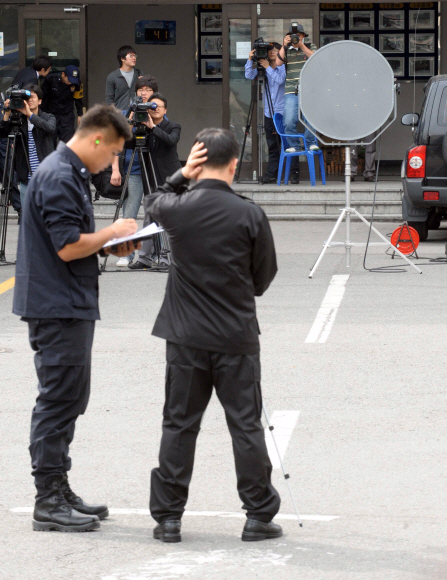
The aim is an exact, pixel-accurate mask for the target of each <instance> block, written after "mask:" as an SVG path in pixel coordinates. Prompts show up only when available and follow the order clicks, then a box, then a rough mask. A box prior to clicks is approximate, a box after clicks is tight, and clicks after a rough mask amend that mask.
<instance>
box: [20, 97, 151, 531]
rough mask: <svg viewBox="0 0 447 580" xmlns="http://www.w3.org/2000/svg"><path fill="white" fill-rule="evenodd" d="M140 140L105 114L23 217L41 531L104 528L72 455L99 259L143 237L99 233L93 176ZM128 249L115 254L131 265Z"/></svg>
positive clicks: (83, 130) (101, 111)
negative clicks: (83, 493) (82, 492)
mask: <svg viewBox="0 0 447 580" xmlns="http://www.w3.org/2000/svg"><path fill="white" fill-rule="evenodd" d="M131 136H132V135H131V131H130V128H129V125H128V124H127V122H126V120H125V119H124V117H123V116H122V114H121V112H120V111H118V110H117V109H116V108H115V107H113V106H107V105H96V106H94V107H93V108H91V109H90V110H89V111H88V112H87V113H86V114H85V115H84V116H83V117H82V121H81V123H80V126H79V129H78V131H77V132H76V133H75V135H74V137H73V138H72V139H71V140H70V141H69V142H68V143H67V144H65V143H62V142H61V143H59V146H58V148H57V151H55V152H53V153H52V154H51V155H49V156H48V157H47V158H46V159H45V160H44V161H43V162H42V163H41V164H40V166H39V168H38V170H37V171H36V173H35V174H34V175H33V177H32V179H31V181H30V183H29V185H28V190H27V196H26V198H25V203H24V207H23V213H22V220H23V222H22V225H21V227H20V232H19V243H18V251H17V267H16V283H15V291H14V306H13V312H14V313H15V314H17V315H19V316H21V317H22V320H24V321H26V322H27V323H28V327H29V339H30V343H31V348H32V349H33V350H34V352H35V357H34V361H35V366H36V371H37V377H38V381H39V384H38V389H39V394H38V397H37V400H36V406H35V407H34V409H33V412H32V417H31V436H30V440H31V441H30V447H29V450H30V454H31V463H32V469H33V471H32V474H33V476H34V481H35V485H36V490H37V495H36V504H35V508H34V516H33V529H34V530H36V531H50V530H57V531H64V532H82V531H89V530H94V529H97V528H99V527H100V522H99V520H101V519H104V518H105V517H107V516H108V513H109V512H108V509H107V506H105V505H89V504H86V503H85V502H84V501H83V500H82V499H81V498H80V497H79V496H77V495H76V494H75V493H74V492H73V491H72V490H71V488H70V485H69V483H68V471H69V470H70V468H71V459H70V456H69V446H70V443H71V442H72V440H73V436H74V431H75V424H76V420H77V418H78V416H79V415H82V414H83V413H84V412H85V410H86V408H87V404H88V400H89V394H90V371H91V350H92V343H93V333H94V328H95V321H96V320H98V319H99V309H98V276H99V269H98V260H97V256H96V254H97V252H98V251H99V250H100V249H101V248H102V247H103V246H104V244H105V243H106V242H108V241H109V240H111V239H113V238H121V237H124V236H129V235H131V234H133V233H135V231H136V229H137V224H136V222H135V220H133V219H119V220H117V221H115V222H114V223H113V224H112V225H110V226H108V227H106V228H104V229H102V230H99V231H97V232H95V221H94V217H93V207H92V201H91V194H90V187H89V176H90V174H91V173H98V172H99V171H102V170H103V169H105V168H106V167H108V166H109V165H110V163H111V162H112V161H113V159H114V158H115V156H116V155H117V154H118V153H120V151H121V150H122V148H123V146H124V142H125V141H126V140H129V139H130V138H131ZM139 245H140V244H138V245H137V246H134V243H133V242H122V243H120V244H119V245H118V246H117V247H116V248H114V249H113V250H111V249H107V250H106V251H107V253H114V254H115V255H116V256H127V255H128V254H129V253H130V252H132V251H133V250H134V249H135V248H137V249H138V246H139Z"/></svg>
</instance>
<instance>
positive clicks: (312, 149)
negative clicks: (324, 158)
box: [309, 145, 320, 151]
mask: <svg viewBox="0 0 447 580" xmlns="http://www.w3.org/2000/svg"><path fill="white" fill-rule="evenodd" d="M319 150H320V148H319V147H318V145H311V146H310V147H309V151H319Z"/></svg>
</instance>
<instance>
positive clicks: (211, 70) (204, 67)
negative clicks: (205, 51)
mask: <svg viewBox="0 0 447 580" xmlns="http://www.w3.org/2000/svg"><path fill="white" fill-rule="evenodd" d="M200 70H201V73H202V78H204V79H221V78H222V59H221V58H202V60H201V61H200Z"/></svg>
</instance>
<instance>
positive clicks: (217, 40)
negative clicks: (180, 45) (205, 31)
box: [200, 36, 222, 56]
mask: <svg viewBox="0 0 447 580" xmlns="http://www.w3.org/2000/svg"><path fill="white" fill-rule="evenodd" d="M200 42H201V49H202V50H201V52H202V56H206V55H208V54H222V37H221V36H201V37H200Z"/></svg>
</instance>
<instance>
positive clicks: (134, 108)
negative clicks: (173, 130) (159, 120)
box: [127, 97, 157, 125]
mask: <svg viewBox="0 0 447 580" xmlns="http://www.w3.org/2000/svg"><path fill="white" fill-rule="evenodd" d="M156 108H157V103H143V97H135V98H134V100H133V101H132V103H131V105H130V108H129V111H128V112H127V116H128V117H129V115H130V113H133V114H134V115H133V120H132V121H129V122H130V123H131V124H132V125H138V124H141V123H146V122H147V121H148V120H149V116H148V113H147V112H148V111H151V110H152V111H154V110H155V109H156Z"/></svg>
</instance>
